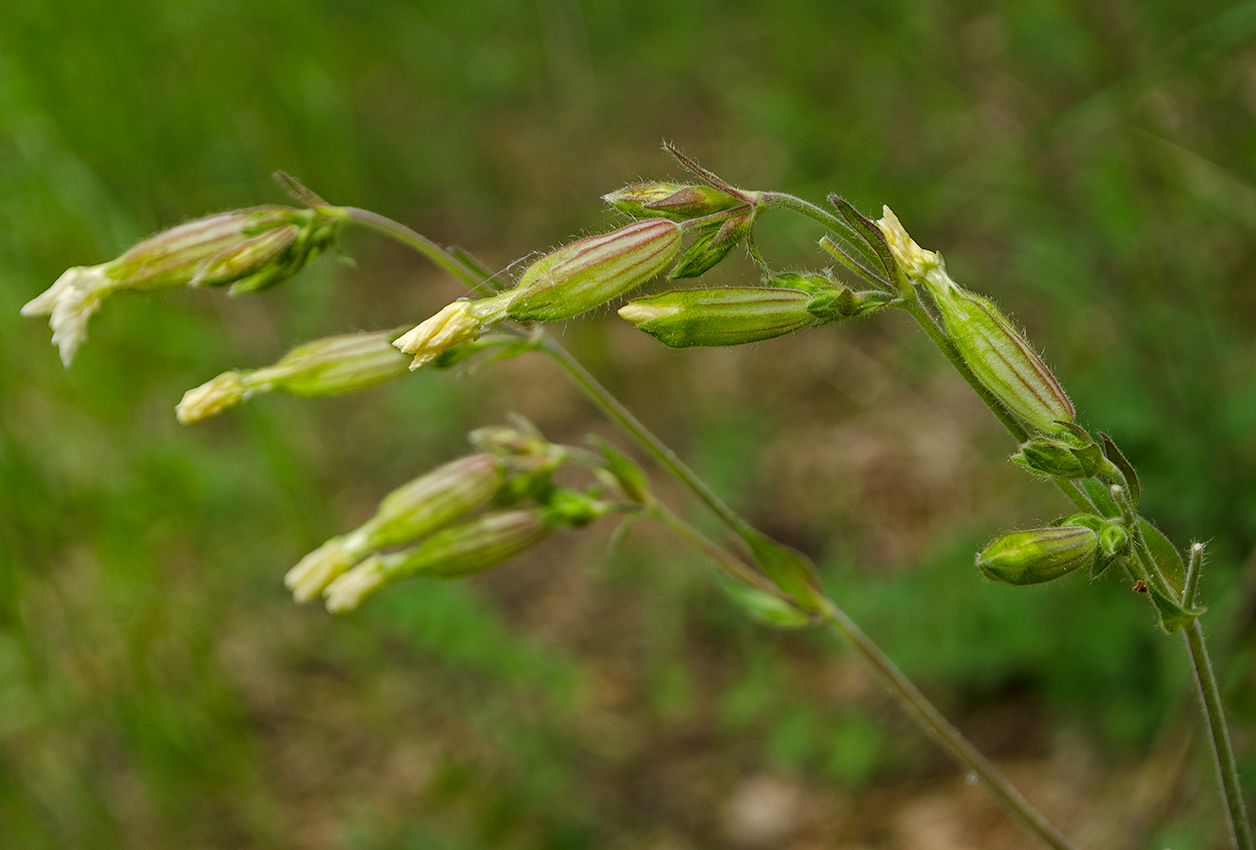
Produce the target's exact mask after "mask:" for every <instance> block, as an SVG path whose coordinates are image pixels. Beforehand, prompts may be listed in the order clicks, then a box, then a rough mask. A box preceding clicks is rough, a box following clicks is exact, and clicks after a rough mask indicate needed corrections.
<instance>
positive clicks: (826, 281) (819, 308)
mask: <svg viewBox="0 0 1256 850" xmlns="http://www.w3.org/2000/svg"><path fill="white" fill-rule="evenodd" d="M768 283H769V284H771V285H772V286H778V287H785V288H789V289H801V290H802V291H803V292H806V293H808V294H809V295H810V296H811V301H810V303H808V304H807V310H808V311H809V312H810V313H811V314H812V315H813V316H815V317H816V318H817V319H821V320H823V321H825V322H835V321H838V320H839V319H852V318H854V317H856V316H865V315H867V314H869V313H875V312H876V311H877V310H880V309H881V308H883V307H887V306H889V305H890V304H892V303H894V301H895V300H897V296H895V295H892V294H891V293H889V292H883V291H880V290H873V291H870V292H855V291H853V290H852V289H850V287H848V286H845V285H843V284H840V283H837V282H835V281H833V280H832V279H830V278H829V277H827V276H825V275H818V274H808V275H801V274H797V273H795V272H786V273H785V274H780V275H777V276H776V277H773V278H771V279H770V280H769V281H768Z"/></svg>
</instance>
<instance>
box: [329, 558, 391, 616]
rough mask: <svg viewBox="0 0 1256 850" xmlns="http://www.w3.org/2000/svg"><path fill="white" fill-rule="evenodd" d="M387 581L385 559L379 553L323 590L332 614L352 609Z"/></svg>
mask: <svg viewBox="0 0 1256 850" xmlns="http://www.w3.org/2000/svg"><path fill="white" fill-rule="evenodd" d="M387 581H388V572H387V569H386V567H385V565H384V562H383V560H382V559H381V558H380V556H378V555H372V556H371V557H369V558H367V559H366V560H365V561H363V562H362V563H360V564H358V565H357V566H356V567H354V568H353V569H351V570H349V572H347V573H345V574H344V575H342V576H340V577H339V578H337V579H336V580H335V581H333V582H332V583H331V584H329V585H328V586H327V589H326V590H324V591H323V596H325V597H327V610H328V611H330V612H331V613H332V614H344V613H345V612H347V611H352V610H353V609H354V608H357V607H358V606H359V605H361V604H362V600H363V599H365V598H366V597H368V596H370V595H371V594H372V593H374V592H375V591H377V590H379V589H380V588H381V587H383V586H384V584H385V583H387Z"/></svg>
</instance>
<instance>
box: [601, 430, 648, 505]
mask: <svg viewBox="0 0 1256 850" xmlns="http://www.w3.org/2000/svg"><path fill="white" fill-rule="evenodd" d="M590 441H591V442H592V443H593V444H594V445H595V446H597V448H598V451H600V452H601V453H602V457H603V458H605V459H606V471H607V472H609V473H610V474H611V475H612V476H613V477H614V478H615V483H616V484H617V485H618V486H619V489H620V490H621V491H623V494H624V495H625V496H627V497H628V498H629V499H632V500H633V501H634V502H639V503H640V504H643V505H644V504H646V503H648V502H650V500H651V498H652V497H651V495H650V481H649V479H648V478H646V475H645V473H644V472H642V471H641V467H639V466H637V465H636V464H635V463H633V462H632V461H631V460H629V459H628V457H627V456H626V455H624V454H622V453H621V452H620V451H619V450H618V449H616V448H615V447H614V446H612V445H611V444H610V443H608V442H607V441H606V440H603V439H602V438H601V437H591V438H590Z"/></svg>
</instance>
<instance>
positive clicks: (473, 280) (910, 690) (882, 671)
mask: <svg viewBox="0 0 1256 850" xmlns="http://www.w3.org/2000/svg"><path fill="white" fill-rule="evenodd" d="M809 206H810V205H809ZM815 209H816V210H817V211H818V212H819V213H820V214H821V215H825V216H827V214H826V213H824V211H823V210H819V209H818V208H815ZM347 211H348V213H349V216H350V219H351V220H353V221H356V222H358V223H361V224H363V225H365V226H367V227H370V228H372V229H374V230H376V231H378V232H380V233H382V234H384V235H386V236H389V237H391V238H393V239H396V240H398V241H400V242H402V243H403V244H406V245H409V246H410V247H412V248H414V249H415V250H417V251H419V252H420V253H422V254H423V255H424V256H426V257H428V258H429V259H431V260H432V261H433V262H435V263H436V264H437V265H439V266H440V267H441V268H443V269H445V270H447V271H449V272H450V273H451V274H453V275H454V276H455V277H457V278H459V279H460V280H462V281H463V282H465V283H467V285H468V286H470V287H472V288H475V287H477V286H478V285H479V284H480V283H481V280H480V279H479V278H480V276H479V275H477V274H476V273H475V271H474V270H472V269H470V268H468V267H467V266H466V265H465V264H463V263H462V262H461V261H459V259H458V258H457V257H455V256H453V255H452V254H450V253H449V252H448V251H446V250H445V249H443V248H441V247H440V246H439V245H437V244H436V243H435V242H432V241H431V240H430V239H428V238H427V237H425V236H422V235H421V234H419V233H416V232H415V231H413V230H411V229H410V228H408V227H405V226H404V225H401V224H398V223H397V222H394V221H392V220H390V219H387V218H385V217H383V216H380V215H377V214H375V213H372V212H369V211H367V210H359V209H356V208H352V207H350V208H347ZM829 218H832V217H829ZM832 220H833V221H834V222H835V223H836V224H838V225H839V226H841V225H842V223H841V222H840V221H837V220H836V219H835V218H834V219H832ZM826 226H827V225H826ZM537 346H538V347H539V349H540V350H542V351H544V352H545V353H546V354H548V355H549V356H550V358H551V359H553V360H554V362H555V363H556V364H558V366H559V367H560V368H561V369H562V370H563V371H564V372H566V373H567V375H568V377H569V378H570V379H571V380H572V382H573V383H574V384H575V385H576V386H577V387H578V388H579V389H580V390H581V391H582V392H583V393H584V394H585V396H586V397H588V399H589V400H590V401H591V402H592V403H593V404H594V405H595V406H596V407H597V408H598V409H599V410H601V411H602V412H603V413H604V414H605V415H606V416H607V417H608V418H610V419H611V420H612V421H613V422H615V423H616V424H617V425H619V427H620V428H621V430H623V431H624V432H625V433H626V434H627V435H628V436H630V437H632V438H633V439H634V440H636V441H637V442H638V443H639V444H640V445H641V446H642V447H643V448H644V449H645V450H646V451H647V452H649V453H650V454H651V455H652V456H653V457H654V458H655V459H656V460H657V461H658V462H659V463H660V464H661V465H662V466H663V467H664V468H665V469H666V470H667V471H668V472H670V473H671V474H672V475H673V476H674V477H675V478H676V479H677V480H679V481H680V482H681V483H683V484H684V485H685V486H687V487H688V488H689V489H690V491H692V492H693V493H694V495H696V496H697V497H698V499H699V500H701V501H702V502H703V504H705V505H706V506H707V507H708V508H709V509H710V510H711V511H712V512H713V513H714V514H715V515H716V516H717V517H719V518H720V520H721V521H722V522H723V523H724V524H725V525H727V526H728V527H729V528H730V529H731V530H732V531H733V532H735V533H736V534H737V535H738V536H739V537H741V538H742V539H743V540H749V539H751V538H754V537H758V536H759V532H757V531H756V530H755V529H754V528H753V527H752V526H751V525H750V524H749V523H747V522H746V521H745V520H744V519H742V518H741V517H740V516H739V515H738V514H737V513H736V512H735V511H733V509H732V508H730V507H729V506H728V505H727V504H725V503H724V501H723V500H722V499H720V497H719V496H717V495H716V494H715V492H714V491H713V490H712V489H711V488H710V487H709V486H708V485H707V484H706V482H705V481H703V480H702V479H701V478H699V477H698V476H697V474H696V473H694V472H693V470H691V469H690V468H689V467H688V466H687V465H686V464H685V463H684V462H683V461H682V460H681V459H680V458H679V457H678V456H677V455H676V453H675V452H673V451H672V450H671V449H670V448H668V447H667V445H666V444H665V443H663V442H662V441H661V440H660V439H659V438H658V437H656V436H655V435H654V434H653V433H652V432H651V431H650V430H649V429H648V428H646V426H645V425H644V424H643V423H642V422H641V421H640V420H639V419H637V417H636V416H634V415H633V414H632V412H631V411H629V410H628V408H626V407H625V406H624V405H623V403H622V402H620V401H619V399H617V398H616V397H615V396H614V395H612V394H611V393H610V391H609V390H607V389H606V388H605V387H603V386H602V385H601V383H599V382H598V380H597V379H596V378H594V377H593V375H592V374H591V373H590V372H589V371H588V370H587V369H585V368H584V366H583V365H582V364H581V363H580V362H579V361H578V360H576V359H575V358H574V357H573V356H572V355H571V354H570V353H569V352H568V351H567V350H566V349H565V348H563V347H562V346H561V345H559V344H558V342H557V341H556V340H555V339H554V338H553V337H552V336H550V335H549V334H548V333H545V334H542V335H541V336H540V339H539V341H538V343H537ZM657 513H658V516H659V517H660V519H662V520H663V521H664V522H665V523H666V524H667V525H668V526H669V527H670V528H672V529H673V531H675V532H676V533H678V534H679V535H680V536H681V537H683V538H684V539H686V540H688V541H689V542H690V543H692V544H694V545H695V546H697V547H698V548H699V549H700V550H701V551H703V552H705V553H706V554H707V555H708V556H710V557H711V558H713V559H714V560H715V561H716V562H717V563H718V564H720V565H721V567H723V568H724V569H725V571H726V572H728V573H729V574H730V575H731V576H733V577H734V578H736V579H738V580H740V581H743V582H745V583H747V584H750V585H751V586H754V587H757V588H760V589H762V590H765V591H766V592H769V593H772V594H773V595H776V596H778V597H779V596H780V592H779V590H777V589H776V588H775V587H774V586H771V585H770V583H769V582H767V581H766V579H765V578H764V577H763V576H762V575H761V574H760V573H759V572H758V571H757V570H755V569H754V568H753V567H750V566H748V565H747V564H745V563H744V562H743V561H741V560H740V559H739V558H737V557H736V556H735V555H732V554H731V553H729V552H728V551H727V550H725V549H723V548H721V547H719V546H717V545H716V544H714V543H712V542H711V541H710V540H708V539H707V538H706V537H704V536H703V535H702V534H701V532H699V531H698V530H697V529H695V528H693V527H692V526H691V525H689V524H688V523H686V522H685V521H684V520H683V519H681V518H680V517H679V516H677V515H676V514H675V513H674V512H672V511H671V510H670V509H668V508H666V507H665V506H661V505H660V506H658V508H657ZM823 616H824V618H825V621H826V622H827V623H829V624H830V626H831V627H832V628H833V629H834V630H835V631H837V632H838V634H840V635H841V636H842V637H844V638H845V639H846V640H847V641H849V642H850V644H851V645H852V646H853V647H854V649H855V651H856V652H857V653H858V654H859V655H860V656H861V657H862V658H863V659H864V660H865V661H866V662H867V663H868V665H869V667H870V668H871V669H872V671H873V673H874V675H876V676H877V678H878V679H880V680H881V682H882V683H883V684H884V685H885V687H886V688H887V689H888V690H889V691H890V693H891V694H892V695H893V696H894V697H895V698H896V699H897V700H898V701H899V702H900V703H901V704H902V705H903V707H904V709H905V710H906V711H907V713H908V716H910V717H912V718H913V719H915V720H916V722H917V723H918V724H919V725H920V726H921V728H922V729H923V730H924V731H925V732H926V734H928V735H929V736H930V737H932V738H934V740H936V741H937V742H938V743H939V744H940V745H941V746H942V747H943V748H944V749H946V750H947V751H948V752H949V753H950V754H951V755H952V756H953V757H954V758H955V759H956V760H957V761H958V762H959V763H960V764H962V765H964V766H965V767H967V768H968V769H969V770H971V771H973V772H974V773H976V774H977V776H978V777H979V778H981V779H982V780H983V781H984V782H985V783H986V785H987V786H988V787H989V788H990V789H991V790H992V791H993V792H994V794H995V795H996V796H997V797H998V798H999V799H1000V800H1001V801H1002V802H1003V804H1004V805H1005V806H1006V807H1007V808H1008V809H1010V810H1011V811H1012V812H1013V813H1014V814H1015V815H1016V816H1017V818H1019V819H1020V820H1021V821H1022V822H1023V823H1024V824H1025V825H1026V827H1028V828H1029V829H1030V831H1032V832H1033V833H1034V834H1035V835H1037V836H1039V837H1040V838H1041V839H1042V840H1043V841H1044V842H1045V843H1046V844H1047V845H1048V846H1050V847H1052V848H1054V850H1076V848H1075V846H1074V845H1073V844H1071V843H1070V842H1069V841H1068V839H1066V838H1065V837H1064V836H1063V835H1062V834H1061V833H1060V832H1059V831H1058V830H1057V829H1055V827H1053V826H1051V824H1050V823H1049V822H1047V820H1046V819H1045V818H1044V817H1043V816H1042V815H1041V814H1040V813H1039V812H1038V811H1037V810H1035V809H1034V808H1033V806H1032V805H1031V804H1030V803H1029V801H1028V800H1026V799H1025V797H1024V796H1023V795H1021V794H1020V792H1018V791H1017V790H1016V789H1015V788H1014V787H1013V786H1012V785H1011V784H1010V783H1009V782H1008V781H1007V780H1006V779H1004V778H1003V776H1002V775H1001V774H1000V773H999V772H998V771H997V770H996V769H995V768H994V766H993V765H991V764H990V763H989V761H987V760H986V759H985V757H984V756H982V755H981V753H979V752H978V751H977V750H976V749H975V748H974V747H973V746H972V744H971V743H969V742H968V740H967V739H965V738H964V736H963V735H962V734H960V732H959V730H957V729H956V728H955V727H954V726H952V725H951V724H950V723H948V722H947V720H946V718H944V717H943V716H942V714H941V713H940V712H939V711H938V710H937V709H936V708H935V707H934V706H933V704H932V703H930V702H929V700H928V699H927V698H926V697H925V696H924V694H922V693H921V692H920V691H919V689H917V688H916V687H915V686H914V685H913V684H912V683H911V682H910V681H909V680H908V679H907V677H906V676H904V675H903V674H902V672H901V671H899V669H898V668H897V667H895V666H894V663H893V662H892V661H890V659H889V657H888V656H886V655H885V653H883V652H882V651H881V650H880V649H879V648H878V647H877V645H876V644H875V643H873V642H872V640H871V639H870V638H869V637H868V636H867V635H865V634H864V633H863V632H862V631H861V630H860V629H859V627H858V626H856V625H855V623H854V622H853V621H852V620H851V619H850V618H849V617H848V616H847V615H846V614H845V613H844V612H843V611H842V610H841V609H840V608H838V606H837V605H836V604H835V603H834V602H833V601H832V600H830V599H828V598H827V597H826V598H825V600H824V611H823Z"/></svg>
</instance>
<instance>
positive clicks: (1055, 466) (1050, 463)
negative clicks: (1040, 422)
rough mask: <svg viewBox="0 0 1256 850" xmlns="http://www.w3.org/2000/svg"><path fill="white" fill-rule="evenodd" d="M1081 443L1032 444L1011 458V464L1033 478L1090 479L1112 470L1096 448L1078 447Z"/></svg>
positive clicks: (1037, 441)
mask: <svg viewBox="0 0 1256 850" xmlns="http://www.w3.org/2000/svg"><path fill="white" fill-rule="evenodd" d="M1080 442H1081V441H1080V440H1072V441H1071V442H1070V441H1069V440H1068V439H1067V437H1066V438H1065V439H1051V438H1046V437H1042V438H1038V439H1035V440H1030V441H1029V442H1027V443H1025V444H1024V445H1023V446H1021V447H1020V451H1019V452H1017V453H1016V454H1014V455H1012V462H1013V463H1015V464H1016V465H1018V466H1020V467H1022V468H1024V469H1026V470H1028V471H1029V472H1032V473H1034V474H1037V475H1050V476H1051V477H1053V478H1090V477H1092V476H1094V475H1098V474H1099V473H1100V472H1104V471H1106V470H1107V469H1109V468H1111V464H1110V463H1108V461H1107V459H1106V458H1104V456H1103V450H1102V449H1100V448H1099V446H1098V445H1097V444H1095V443H1090V444H1089V445H1078V443H1080Z"/></svg>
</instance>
